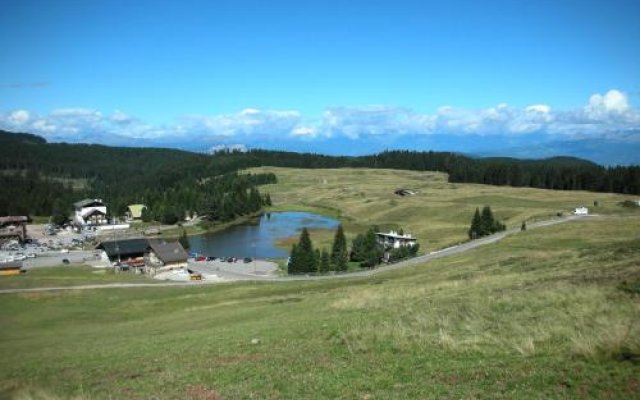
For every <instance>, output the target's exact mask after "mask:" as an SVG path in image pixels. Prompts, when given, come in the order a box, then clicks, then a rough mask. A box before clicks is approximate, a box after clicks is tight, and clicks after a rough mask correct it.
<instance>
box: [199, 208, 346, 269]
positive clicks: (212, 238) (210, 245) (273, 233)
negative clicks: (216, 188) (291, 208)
mask: <svg viewBox="0 0 640 400" xmlns="http://www.w3.org/2000/svg"><path fill="white" fill-rule="evenodd" d="M338 224H339V222H338V221H337V220H335V219H333V218H329V217H324V216H322V215H317V214H312V213H306V212H277V213H268V214H264V215H262V216H261V217H260V218H257V219H256V220H254V221H252V222H250V223H246V224H243V225H236V226H232V227H230V228H228V229H225V230H223V231H219V232H213V233H205V234H203V235H197V236H191V237H189V244H190V245H191V250H190V251H192V252H197V253H199V254H204V255H207V256H216V257H258V258H282V257H287V256H288V255H289V250H288V249H286V250H283V249H280V248H278V247H276V245H275V242H276V241H277V240H278V239H282V238H287V237H291V236H299V235H300V231H301V230H302V228H304V227H306V228H307V229H336V228H337V227H338Z"/></svg>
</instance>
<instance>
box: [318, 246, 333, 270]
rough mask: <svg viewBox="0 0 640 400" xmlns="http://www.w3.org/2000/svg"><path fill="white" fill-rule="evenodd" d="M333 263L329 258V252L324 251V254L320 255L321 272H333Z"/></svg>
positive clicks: (319, 267)
mask: <svg viewBox="0 0 640 400" xmlns="http://www.w3.org/2000/svg"><path fill="white" fill-rule="evenodd" d="M331 270H332V268H331V261H330V258H329V253H328V252H327V250H325V249H322V254H321V255H320V263H319V265H318V271H319V272H328V271H331Z"/></svg>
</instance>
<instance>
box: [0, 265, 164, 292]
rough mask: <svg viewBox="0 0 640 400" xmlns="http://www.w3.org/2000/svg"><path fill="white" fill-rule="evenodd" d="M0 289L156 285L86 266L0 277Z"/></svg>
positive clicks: (150, 280)
mask: <svg viewBox="0 0 640 400" xmlns="http://www.w3.org/2000/svg"><path fill="white" fill-rule="evenodd" d="M0 278H2V279H0V289H29V288H39V287H65V286H79V285H99V284H108V283H158V282H160V281H158V280H155V279H151V278H149V277H146V276H144V275H134V274H128V273H122V274H117V273H115V272H114V271H113V269H102V268H100V269H97V268H92V267H90V266H87V265H74V266H64V265H61V266H59V267H47V268H35V269H31V270H28V271H27V272H26V273H25V274H21V275H17V276H3V277H0Z"/></svg>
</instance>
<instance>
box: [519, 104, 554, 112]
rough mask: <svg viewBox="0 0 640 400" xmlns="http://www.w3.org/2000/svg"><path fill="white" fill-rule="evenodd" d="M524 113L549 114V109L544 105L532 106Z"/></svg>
mask: <svg viewBox="0 0 640 400" xmlns="http://www.w3.org/2000/svg"><path fill="white" fill-rule="evenodd" d="M525 111H527V112H530V113H541V114H549V113H550V112H551V107H549V106H548V105H546V104H533V105H530V106H528V107H527V108H525Z"/></svg>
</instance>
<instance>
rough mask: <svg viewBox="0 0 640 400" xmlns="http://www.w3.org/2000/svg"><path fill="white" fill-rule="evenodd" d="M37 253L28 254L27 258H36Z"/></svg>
mask: <svg viewBox="0 0 640 400" xmlns="http://www.w3.org/2000/svg"><path fill="white" fill-rule="evenodd" d="M36 257H37V255H36V253H27V258H36Z"/></svg>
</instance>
